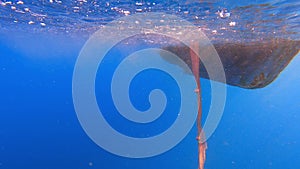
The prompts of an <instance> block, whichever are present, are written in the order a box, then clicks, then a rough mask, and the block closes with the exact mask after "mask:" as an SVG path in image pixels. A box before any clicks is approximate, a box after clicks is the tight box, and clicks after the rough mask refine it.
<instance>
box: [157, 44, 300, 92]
mask: <svg viewBox="0 0 300 169" xmlns="http://www.w3.org/2000/svg"><path fill="white" fill-rule="evenodd" d="M213 45H214V47H215V49H216V51H217V53H218V55H219V57H220V59H221V62H222V64H223V66H224V71H225V75H226V83H227V84H229V85H233V86H238V87H242V88H248V89H254V88H262V87H265V86H267V85H268V84H270V83H271V82H272V81H274V80H275V79H276V77H278V75H279V74H280V72H281V71H282V70H283V69H284V68H285V67H286V66H287V65H288V64H289V63H290V61H291V60H292V59H293V58H294V56H296V55H297V53H298V52H299V50H300V41H295V40H288V39H269V40H263V41H257V42H248V43H229V42H228V43H216V44H213ZM163 49H165V50H168V51H170V52H172V53H174V54H176V55H177V56H179V57H180V58H181V59H182V60H184V61H185V62H186V63H187V64H188V66H189V67H190V68H191V59H190V52H189V50H190V48H189V47H187V46H184V45H178V44H177V45H169V46H165V47H163ZM162 57H163V56H162ZM164 59H166V60H167V61H169V62H171V63H172V60H170V59H169V58H164ZM200 77H202V78H207V79H209V76H208V74H207V72H206V70H205V67H204V65H203V64H202V63H200ZM211 80H215V81H220V80H218V79H211Z"/></svg>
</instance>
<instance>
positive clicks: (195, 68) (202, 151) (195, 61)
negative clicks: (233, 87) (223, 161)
mask: <svg viewBox="0 0 300 169" xmlns="http://www.w3.org/2000/svg"><path fill="white" fill-rule="evenodd" d="M195 44H196V43H195ZM193 47H194V49H196V50H199V47H198V45H197V44H196V45H194V46H193ZM190 56H191V62H192V72H193V74H194V77H195V80H196V83H197V88H196V89H195V92H196V94H197V102H198V115H197V137H196V139H197V140H198V162H199V167H198V169H204V163H205V159H206V149H207V144H206V142H203V141H202V140H205V139H204V137H205V136H204V133H201V131H202V125H201V121H202V101H201V85H200V72H199V71H200V70H199V66H200V59H199V57H198V56H197V55H196V54H195V53H194V52H193V50H190Z"/></svg>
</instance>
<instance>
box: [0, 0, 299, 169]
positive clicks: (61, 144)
mask: <svg viewBox="0 0 300 169" xmlns="http://www.w3.org/2000/svg"><path fill="white" fill-rule="evenodd" d="M0 2H1V3H7V4H6V5H2V6H0V21H1V23H0V30H1V32H0V77H1V83H0V91H1V95H0V168H3V169H16V168H29V169H41V168H43V169H62V168H74V169H76V168H78V169H79V168H80V169H82V168H83V169H84V168H101V169H116V168H130V169H140V168H143V169H152V168H163V169H164V168H176V169H177V168H178V169H182V168H184V169H195V168H197V165H198V164H197V158H198V157H197V155H198V154H197V142H196V140H195V136H196V133H197V132H196V126H194V127H193V128H192V130H191V131H190V132H189V134H188V135H187V136H186V137H185V138H184V139H183V140H182V141H181V142H180V143H179V144H178V145H177V146H175V147H174V148H173V149H171V150H170V151H167V152H165V153H163V154H161V155H158V156H155V157H151V158H142V159H130V158H124V157H119V156H116V155H113V154H111V153H109V152H107V151H105V150H103V149H102V148H100V147H99V146H98V145H96V144H95V143H94V142H93V141H92V140H91V139H90V138H89V137H88V136H87V135H86V133H85V132H84V130H83V129H82V127H81V126H80V123H79V122H78V119H77V117H76V113H75V110H74V105H73V100H72V76H73V70H74V66H75V63H76V59H77V57H78V54H79V52H80V50H81V48H82V47H83V45H84V43H85V42H86V40H87V38H88V35H90V34H92V33H93V32H94V31H95V30H97V29H98V28H99V27H98V26H99V25H105V24H106V23H107V22H109V21H111V20H112V19H115V18H118V17H121V16H124V11H130V12H131V14H133V13H135V12H139V9H142V10H149V7H152V8H150V9H152V10H153V11H154V12H157V11H164V12H167V13H171V14H177V15H178V16H181V17H183V18H185V19H187V20H189V21H191V22H193V23H195V25H198V26H199V25H202V24H205V26H206V27H207V32H206V33H207V34H208V37H210V38H212V39H213V38H214V37H215V36H217V37H218V38H216V39H213V40H215V41H218V40H219V38H220V39H221V38H223V36H225V37H226V31H225V32H223V33H225V34H221V33H220V34H214V33H211V30H215V29H216V30H219V28H222V27H223V26H226V28H227V27H228V22H229V21H228V19H229V20H230V21H231V19H232V21H236V22H237V23H245V22H248V21H249V20H250V19H253V18H251V16H253V15H251V14H253V13H252V12H256V13H257V11H259V12H261V13H262V14H261V17H263V16H272V15H271V13H273V14H274V13H275V14H276V15H275V16H277V17H276V18H277V19H278V20H276V21H279V20H284V22H274V23H273V22H270V21H272V17H271V18H267V19H266V20H265V21H264V22H253V25H251V23H248V24H249V25H251V26H250V27H251V28H252V26H253V27H254V28H255V29H258V30H260V31H258V32H266V30H272V31H270V32H272V34H273V36H276V37H289V38H291V39H293V40H299V16H298V15H299V10H297V9H299V3H297V1H295V2H293V1H255V2H253V1H243V2H239V3H237V1H216V2H207V1H204V2H201V3H199V2H195V1H166V2H161V1H148V3H149V4H147V2H144V1H143V2H141V3H142V4H143V5H142V7H141V5H140V4H139V3H136V2H135V1H134V2H128V1H111V2H106V1H87V3H88V4H89V5H82V6H80V4H81V3H80V2H82V3H83V4H84V3H86V2H84V1H24V2H23V1H22V2H23V3H24V4H21V3H19V4H17V2H18V1H13V2H12V4H13V5H11V4H10V3H8V1H0ZM95 2H97V3H98V4H99V8H98V7H97V6H96V4H94V3H95ZM102 4H103V5H104V6H103V8H101V7H102V6H101V5H102ZM259 4H272V5H273V6H272V5H269V6H268V5H259ZM21 5H25V6H24V7H23V6H21ZM11 6H16V7H17V8H20V9H22V11H24V12H26V10H25V8H30V11H31V12H29V13H24V14H23V13H22V12H15V10H13V9H12V7H11ZM144 6H147V9H145V8H144ZM74 7H79V9H77V8H74ZM115 7H118V8H115ZM276 7H283V9H281V8H280V10H279V9H278V8H276ZM223 8H227V9H228V10H229V11H230V12H231V15H232V16H230V18H227V20H226V18H225V19H220V18H218V19H217V17H218V16H219V14H218V13H217V12H218V10H220V9H223ZM119 9H121V10H119ZM137 9H138V10H137ZM254 9H255V10H254ZM74 10H75V12H74ZM76 10H79V12H76ZM103 10H104V11H105V10H108V11H107V12H105V13H103ZM122 10H123V11H122ZM207 10H208V11H211V12H209V14H208V13H207V12H205V11H207ZM72 11H73V12H72ZM89 11H92V12H89ZM249 11H252V12H249ZM274 11H275V12H274ZM125 13H126V12H125ZM216 13H217V14H216ZM37 14H38V15H37ZM241 14H245V15H241ZM285 14H286V15H285ZM44 15H46V16H44ZM87 15H89V17H87ZM195 16H197V17H198V18H201V17H203V19H202V20H199V19H195ZM259 16H260V15H259ZM273 16H274V15H273ZM286 18H288V19H286ZM256 19H257V21H261V20H259V19H260V18H256ZM15 21H17V22H15ZM30 21H32V22H34V23H29V22H30ZM41 23H44V24H45V26H43V24H41ZM211 23H216V24H211ZM277 23H278V24H277ZM273 24H274V25H273ZM280 24H286V25H287V26H286V27H287V28H286V29H285V30H287V31H286V32H288V33H283V32H280V33H276V34H275V33H273V32H274V31H273V30H274V29H275V28H276V27H278V26H279V25H280ZM244 25H245V24H237V26H236V27H235V28H234V29H235V31H241V32H245V36H244V37H240V36H232V37H229V38H233V39H234V38H238V39H237V41H238V40H240V39H242V38H247V37H251V36H250V34H248V33H249V32H248V31H247V29H246V28H248V26H245V27H244ZM251 28H250V29H251ZM221 30H223V29H221ZM229 31H232V30H228V32H229ZM228 32H227V33H228ZM253 36H257V35H256V34H255V35H253ZM259 36H269V34H267V35H262V34H259ZM220 41H222V39H221V40H220ZM299 67H300V58H299V54H298V55H297V56H295V57H294V59H293V60H292V61H291V62H290V64H289V65H288V66H287V67H286V68H285V69H284V71H283V72H282V73H281V74H280V76H279V77H278V78H277V79H276V80H275V81H274V82H272V83H271V84H270V85H268V86H266V87H264V88H261V89H255V90H251V89H242V88H238V87H234V86H227V99H226V105H225V110H224V114H223V116H222V119H221V122H220V124H219V125H218V128H217V130H216V131H215V132H214V134H213V136H212V137H210V138H209V140H208V150H207V161H206V164H205V168H207V169H209V168H216V169H218V168H220V169H224V168H226V169H230V168H232V169H241V168H242V169H253V168H258V169H259V168H261V169H281V168H286V169H297V168H300V163H299V158H300V143H299V140H300V135H299V130H300V125H299V124H298V121H300V115H299V113H300V112H299V110H300V109H299V108H300V99H299V95H300V89H299V87H298V86H299V84H300V75H299V71H300V70H299ZM107 69H109V67H108V68H107ZM144 73H145V74H147V73H153V72H144ZM154 73H156V72H154ZM152 76H153V75H152ZM153 77H154V78H155V77H156V76H153ZM168 78H169V77H168V76H162V78H161V79H159V80H161V81H164V80H167V79H168ZM100 80H101V79H100ZM141 80H143V79H139V78H137V80H136V82H135V83H134V84H133V85H136V86H137V87H141V88H142V87H145V90H146V93H147V90H149V89H151V88H153V86H154V87H155V85H159V86H161V88H163V89H165V90H166V91H169V92H170V94H173V92H174V93H175V95H174V96H172V97H173V98H175V101H174V103H176V99H178V97H179V96H178V95H176V90H177V89H176V86H173V87H170V85H168V84H167V83H166V84H164V85H162V84H161V83H158V84H152V83H150V82H147V83H144V82H142V81H141ZM159 80H157V81H159ZM201 83H202V91H203V96H202V97H203V109H204V113H205V112H207V111H208V109H209V106H210V97H211V96H210V93H209V90H210V82H209V80H207V79H201ZM206 91H208V92H206ZM138 94H139V93H135V92H134V91H133V92H132V95H133V96H132V97H134V96H135V95H138ZM142 95H143V94H142ZM145 95H146V94H145ZM139 97H141V98H143V96H139ZM139 101H140V102H139ZM191 101H195V100H191ZM133 102H134V103H137V106H140V109H146V108H147V106H148V105H147V104H146V105H143V104H142V103H144V100H139V99H137V100H134V99H133ZM138 103H141V105H139V104H138ZM175 107H176V106H175ZM171 108H174V107H171ZM112 122H113V120H112ZM171 122H172V120H169V119H167V120H166V124H168V123H171ZM162 123H163V122H162ZM166 124H160V125H162V126H161V127H162V128H163V127H166ZM115 125H116V127H118V126H119V127H121V129H120V130H122V126H123V127H124V126H127V123H125V125H122V122H121V123H116V124H115ZM156 127H160V126H156ZM150 130H151V128H150ZM152 130H153V128H152ZM122 132H125V133H126V132H127V133H128V134H132V135H134V136H139V137H145V136H144V135H139V132H141V133H144V134H145V133H146V135H147V134H150V135H153V134H156V132H159V131H157V130H153V131H151V132H150V133H147V132H142V130H139V129H136V131H130V130H129V131H128V130H123V131H122ZM120 144H121V143H120Z"/></svg>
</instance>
